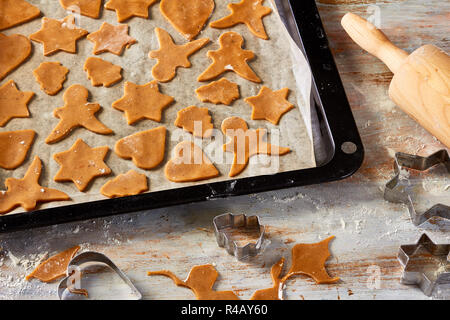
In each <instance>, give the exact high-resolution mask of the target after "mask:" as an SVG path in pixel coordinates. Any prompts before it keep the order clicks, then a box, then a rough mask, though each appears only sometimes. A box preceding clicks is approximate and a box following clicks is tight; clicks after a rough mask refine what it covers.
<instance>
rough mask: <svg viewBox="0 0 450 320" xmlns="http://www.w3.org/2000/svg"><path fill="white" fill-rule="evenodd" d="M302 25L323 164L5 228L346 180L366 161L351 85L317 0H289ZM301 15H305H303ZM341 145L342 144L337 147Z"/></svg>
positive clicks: (23, 220) (25, 216) (4, 221)
mask: <svg viewBox="0 0 450 320" xmlns="http://www.w3.org/2000/svg"><path fill="white" fill-rule="evenodd" d="M286 1H287V3H288V4H289V5H290V8H291V11H292V14H293V18H294V19H295V22H296V24H297V28H298V31H299V35H300V40H301V44H302V48H301V49H303V52H304V53H305V56H306V59H307V60H308V62H309V66H310V68H311V72H312V76H313V80H314V81H313V82H314V83H313V87H312V90H313V91H314V94H315V96H316V98H317V99H318V101H317V103H319V104H320V106H319V107H321V111H322V116H323V117H324V120H325V122H326V124H327V129H328V130H329V132H327V133H324V134H329V135H330V136H331V141H332V143H333V144H334V152H333V156H332V158H331V159H330V160H329V161H328V162H327V163H325V164H324V165H322V166H319V167H315V168H310V169H301V170H294V171H286V172H280V173H277V174H274V175H262V176H255V177H247V178H240V179H235V180H227V181H221V182H214V183H205V184H201V185H196V186H190V187H181V188H177V189H169V190H163V191H156V192H150V193H144V194H139V195H135V196H129V197H122V198H114V199H104V200H97V201H93V202H86V203H79V204H71V205H66V206H60V207H54V208H46V209H41V210H34V211H29V212H23V213H19V214H11V215H3V216H0V233H7V232H14V231H20V230H28V229H32V228H38V227H45V226H50V225H56V224H62V223H69V222H75V221H81V220H90V219H96V218H101V217H106V216H112V215H117V214H124V213H131V212H138V211H142V210H151V209H157V208H163V207H170V206H175V205H180V204H187V203H193V202H199V201H205V200H210V199H214V198H225V197H230V196H239V195H246V194H253V193H259V192H264V191H271V190H277V189H283V188H290V187H298V186H305V185H311V184H318V183H324V182H331V181H336V180H341V179H345V178H347V177H349V176H351V175H352V174H354V173H355V172H356V171H357V170H358V169H359V168H360V167H361V165H362V162H363V159H364V147H363V144H362V141H361V138H360V135H359V132H358V128H357V126H356V123H355V120H354V117H353V114H352V111H351V108H350V105H349V102H348V100H347V96H346V94H345V90H344V87H343V84H342V81H341V78H340V76H339V72H338V70H337V67H336V63H335V60H334V57H333V55H332V53H331V51H330V48H329V46H328V39H327V36H326V33H325V30H324V28H323V25H322V21H321V18H320V15H319V12H318V9H317V5H316V2H315V0H302V1H297V0H286ZM300 17H301V19H300ZM345 142H352V143H353V144H354V145H356V148H357V149H356V152H354V153H352V154H348V153H345V152H344V151H343V150H342V148H341V147H340V146H342V144H343V143H345ZM336 146H338V147H336Z"/></svg>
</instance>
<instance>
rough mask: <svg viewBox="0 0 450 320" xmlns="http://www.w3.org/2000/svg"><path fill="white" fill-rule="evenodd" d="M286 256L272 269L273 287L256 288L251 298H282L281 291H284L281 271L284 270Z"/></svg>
mask: <svg viewBox="0 0 450 320" xmlns="http://www.w3.org/2000/svg"><path fill="white" fill-rule="evenodd" d="M283 265H284V258H281V259H280V261H278V262H277V263H275V264H274V265H273V266H272V269H271V270H270V276H271V277H272V282H273V287H272V288H267V289H261V290H256V291H255V293H253V295H252V297H251V298H250V300H280V299H281V298H282V297H280V293H281V291H282V285H284V283H282V280H281V271H283Z"/></svg>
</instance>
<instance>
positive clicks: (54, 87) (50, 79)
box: [33, 62, 69, 96]
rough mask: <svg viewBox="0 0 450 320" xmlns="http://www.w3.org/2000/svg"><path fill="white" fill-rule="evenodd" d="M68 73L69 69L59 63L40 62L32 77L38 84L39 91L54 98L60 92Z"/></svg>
mask: <svg viewBox="0 0 450 320" xmlns="http://www.w3.org/2000/svg"><path fill="white" fill-rule="evenodd" d="M68 73H69V69H67V68H66V67H64V66H63V65H61V63H59V62H42V63H41V64H40V65H39V67H38V68H37V69H35V70H34V71H33V75H34V77H35V78H36V81H37V82H38V83H39V84H40V86H41V90H42V91H44V92H45V93H46V94H48V95H50V96H54V95H55V94H57V93H58V92H59V91H61V89H62V87H63V83H64V81H66V79H67V74H68Z"/></svg>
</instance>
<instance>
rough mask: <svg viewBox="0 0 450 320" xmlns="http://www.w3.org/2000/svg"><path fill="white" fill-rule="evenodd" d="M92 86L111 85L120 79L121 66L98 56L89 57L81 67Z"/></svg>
mask: <svg viewBox="0 0 450 320" xmlns="http://www.w3.org/2000/svg"><path fill="white" fill-rule="evenodd" d="M83 69H84V71H86V72H87V75H88V79H90V80H91V83H92V85H93V86H95V87H97V86H105V87H111V86H112V85H113V84H116V83H117V82H119V81H120V80H122V67H120V66H116V65H115V64H112V63H111V62H108V61H105V60H102V59H100V58H95V57H89V58H87V59H86V62H85V63H84V67H83Z"/></svg>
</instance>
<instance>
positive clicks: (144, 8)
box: [105, 0, 158, 22]
mask: <svg viewBox="0 0 450 320" xmlns="http://www.w3.org/2000/svg"><path fill="white" fill-rule="evenodd" d="M156 1H158V0H109V1H108V2H107V3H106V4H105V8H106V9H109V10H115V11H116V14H117V21H118V22H124V21H125V20H128V19H130V18H131V17H140V18H145V19H147V18H148V8H149V7H150V6H151V5H153V4H155V3H156Z"/></svg>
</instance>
